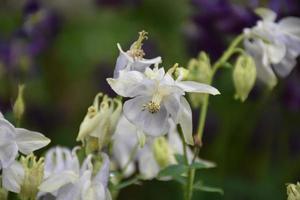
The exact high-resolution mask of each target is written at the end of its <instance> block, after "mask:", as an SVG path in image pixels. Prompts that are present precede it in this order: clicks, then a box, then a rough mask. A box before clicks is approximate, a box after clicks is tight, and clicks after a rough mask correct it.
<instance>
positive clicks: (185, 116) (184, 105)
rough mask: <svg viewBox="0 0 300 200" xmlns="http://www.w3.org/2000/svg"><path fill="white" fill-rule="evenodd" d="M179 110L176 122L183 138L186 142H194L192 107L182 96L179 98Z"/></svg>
mask: <svg viewBox="0 0 300 200" xmlns="http://www.w3.org/2000/svg"><path fill="white" fill-rule="evenodd" d="M180 103H181V110H180V114H179V118H178V122H179V124H180V126H181V128H182V133H183V136H184V140H185V142H186V143H187V144H191V145H193V144H194V139H193V122H192V109H191V107H190V105H189V103H188V102H187V100H186V99H185V98H184V97H181V98H180Z"/></svg>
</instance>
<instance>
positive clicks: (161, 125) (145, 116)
mask: <svg viewBox="0 0 300 200" xmlns="http://www.w3.org/2000/svg"><path fill="white" fill-rule="evenodd" d="M149 101H150V99H149V98H147V97H143V96H138V97H135V98H134V99H131V100H128V101H126V102H125V104H124V108H123V111H124V115H125V117H126V118H127V119H128V120H129V121H130V122H131V123H133V124H134V125H135V126H137V127H138V128H140V129H141V130H143V132H145V133H146V134H149V135H152V136H159V135H163V134H166V131H167V129H168V123H167V118H168V113H167V110H166V108H165V106H164V105H163V104H162V105H161V107H160V110H159V111H158V112H156V113H150V112H149V111H148V110H147V109H145V108H144V105H145V104H146V103H149Z"/></svg>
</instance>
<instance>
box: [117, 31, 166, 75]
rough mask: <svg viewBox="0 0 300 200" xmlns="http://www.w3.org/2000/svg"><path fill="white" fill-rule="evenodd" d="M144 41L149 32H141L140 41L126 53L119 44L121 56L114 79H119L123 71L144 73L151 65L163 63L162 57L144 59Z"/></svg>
mask: <svg viewBox="0 0 300 200" xmlns="http://www.w3.org/2000/svg"><path fill="white" fill-rule="evenodd" d="M144 39H147V32H145V31H141V32H139V38H138V40H137V41H135V42H134V43H133V44H132V45H131V47H130V49H129V50H128V51H126V52H124V51H123V50H122V47H121V45H120V44H118V48H119V51H120V55H119V57H118V59H117V62H116V66H115V70H114V78H118V77H119V72H120V71H121V70H135V71H144V70H145V69H146V68H147V67H149V66H150V65H153V64H159V63H161V57H156V58H153V59H144V56H145V53H144V51H143V49H142V45H143V40H144Z"/></svg>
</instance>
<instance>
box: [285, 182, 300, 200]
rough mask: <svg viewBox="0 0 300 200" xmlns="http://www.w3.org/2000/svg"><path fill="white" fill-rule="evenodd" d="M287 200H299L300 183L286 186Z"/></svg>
mask: <svg viewBox="0 0 300 200" xmlns="http://www.w3.org/2000/svg"><path fill="white" fill-rule="evenodd" d="M287 195H288V198H287V199H288V200H299V199H300V183H299V182H298V183H297V184H288V185H287Z"/></svg>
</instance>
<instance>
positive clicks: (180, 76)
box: [175, 67, 189, 80]
mask: <svg viewBox="0 0 300 200" xmlns="http://www.w3.org/2000/svg"><path fill="white" fill-rule="evenodd" d="M175 77H176V78H177V80H187V79H188V77H189V70H188V69H185V68H183V67H178V68H177V69H176V70H175Z"/></svg>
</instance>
